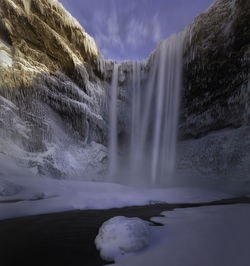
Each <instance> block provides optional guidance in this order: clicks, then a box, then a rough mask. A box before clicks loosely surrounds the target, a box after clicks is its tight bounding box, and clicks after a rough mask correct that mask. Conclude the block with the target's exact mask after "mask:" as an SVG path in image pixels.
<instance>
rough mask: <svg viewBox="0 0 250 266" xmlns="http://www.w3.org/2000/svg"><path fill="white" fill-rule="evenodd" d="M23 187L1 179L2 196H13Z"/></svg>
mask: <svg viewBox="0 0 250 266" xmlns="http://www.w3.org/2000/svg"><path fill="white" fill-rule="evenodd" d="M22 189H23V188H22V187H21V186H19V185H15V184H13V183H11V182H9V181H6V180H2V179H0V196H13V195H16V194H18V193H19V192H20V191H21V190H22Z"/></svg>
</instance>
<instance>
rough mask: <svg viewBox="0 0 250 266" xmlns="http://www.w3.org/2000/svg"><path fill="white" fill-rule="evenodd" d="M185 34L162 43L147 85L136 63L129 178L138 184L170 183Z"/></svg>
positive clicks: (151, 58) (172, 169)
mask: <svg viewBox="0 0 250 266" xmlns="http://www.w3.org/2000/svg"><path fill="white" fill-rule="evenodd" d="M183 40H184V34H182V33H181V34H178V35H174V36H172V37H171V38H169V39H167V40H165V41H163V42H162V43H161V44H160V45H159V47H158V48H157V49H156V51H155V52H154V53H153V54H152V55H151V57H150V59H149V62H150V70H149V75H148V79H147V83H146V84H144V86H142V85H141V78H140V74H141V64H140V63H139V62H133V73H132V93H131V95H132V99H131V134H130V152H129V157H130V158H129V162H130V167H129V168H130V174H131V176H132V178H133V180H134V181H135V182H136V183H137V182H138V180H139V179H140V181H139V182H141V181H142V180H143V182H146V183H152V184H155V183H157V182H158V181H159V182H162V181H163V180H166V179H170V178H171V177H172V176H173V174H174V169H175V154H176V142H177V125H178V109H179V98H180V97H179V94H180V89H181V83H182V57H183Z"/></svg>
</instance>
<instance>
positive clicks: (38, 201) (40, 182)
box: [0, 155, 233, 219]
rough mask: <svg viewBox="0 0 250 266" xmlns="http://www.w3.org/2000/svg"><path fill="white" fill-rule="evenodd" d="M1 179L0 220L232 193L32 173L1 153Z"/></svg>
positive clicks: (214, 197)
mask: <svg viewBox="0 0 250 266" xmlns="http://www.w3.org/2000/svg"><path fill="white" fill-rule="evenodd" d="M0 169H1V170H0V182H1V184H4V189H5V191H9V190H11V191H13V189H12V188H13V187H22V189H20V190H19V189H17V190H16V191H15V190H14V192H15V193H8V195H0V202H3V201H15V200H18V202H16V203H14V202H13V203H7V202H6V203H0V219H6V218H13V217H20V216H26V215H37V214H44V213H53V212H60V211H70V210H84V209H109V208H121V207H126V206H135V205H137V206H143V205H148V204H153V203H159V202H161V203H163V202H168V203H175V202H189V203H191V202H204V201H214V200H219V199H222V198H231V197H233V195H231V194H227V193H223V192H220V191H215V190H211V191H210V190H205V189H200V188H188V187H186V188H184V187H183V188H181V187H173V188H166V189H164V188H136V187H129V186H125V185H120V184H113V183H104V182H85V181H81V180H57V179H51V178H47V177H43V178H41V177H39V176H36V175H33V174H32V173H31V172H30V171H29V170H28V169H27V168H25V167H21V166H19V165H18V164H17V162H16V161H12V160H11V159H10V158H9V157H8V156H6V157H4V156H3V155H1V156H0Z"/></svg>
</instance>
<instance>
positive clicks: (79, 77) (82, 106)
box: [0, 0, 113, 177]
mask: <svg viewBox="0 0 250 266" xmlns="http://www.w3.org/2000/svg"><path fill="white" fill-rule="evenodd" d="M112 64H113V63H112V62H109V61H104V59H103V57H102V55H101V53H100V51H99V49H98V47H97V45H96V44H95V42H94V40H93V38H92V37H90V36H89V35H88V34H87V33H86V32H85V31H84V29H83V28H82V27H81V26H80V25H79V23H78V22H77V21H76V20H75V19H74V18H73V17H72V16H71V15H70V14H69V13H68V12H67V11H66V10H65V9H64V8H63V6H62V5H61V4H60V3H59V2H57V1H52V0H41V1H25V0H23V1H22V0H0V71H1V72H0V97H1V100H0V108H1V124H0V125H1V127H0V131H1V137H2V138H3V139H4V141H2V142H4V143H7V142H6V141H9V143H14V144H15V145H17V147H18V149H19V150H20V152H21V151H22V152H21V153H22V154H21V153H20V154H18V153H16V152H15V151H14V150H15V149H16V148H14V147H13V151H11V149H6V150H5V151H4V148H3V151H4V152H3V151H2V147H4V146H3V145H4V143H2V146H1V152H2V153H5V154H6V155H9V156H12V157H15V158H17V159H19V160H21V161H25V162H26V163H27V164H28V165H29V166H30V167H33V168H34V169H35V168H36V171H38V172H39V173H44V174H47V173H52V175H53V176H58V177H63V176H67V175H75V172H74V168H79V167H80V168H81V169H82V164H84V163H87V164H88V163H89V161H91V160H90V158H89V156H90V157H91V156H92V155H93V154H92V155H89V154H85V155H82V160H85V161H87V162H81V159H80V157H79V156H80V154H78V153H81V148H82V150H88V148H87V147H85V146H86V145H90V143H91V142H92V141H94V142H95V143H103V144H105V143H106V142H107V122H106V90H107V89H108V88H109V83H110V77H109V74H110V70H112ZM20 128H22V130H20ZM24 133H25V134H24ZM58 134H59V135H60V136H58ZM53 136H54V137H53ZM64 138H65V139H64ZM66 140H67V142H66ZM79 140H81V141H79ZM78 142H79V143H78ZM65 143H67V145H69V147H67V149H66V147H65ZM78 145H80V146H79V147H78ZM84 145H85V146H84ZM83 146H84V147H83ZM92 146H93V145H92ZM92 146H91V147H92ZM91 147H90V148H89V149H92V148H93V149H94V150H95V149H96V147H97V146H95V145H94V146H93V147H92V148H91ZM98 147H99V148H100V149H101V150H105V147H100V146H98ZM67 150H68V151H67ZM63 151H65V153H67V152H69V154H68V156H69V157H70V158H78V159H77V162H76V164H77V165H75V166H68V167H65V165H63V164H64V163H63V162H60V160H62V158H63V153H64V152H63ZM70 151H71V153H70ZM89 152H90V151H88V152H87V153H89ZM60 153H62V154H60ZM83 153H84V152H83ZM90 153H91V152H90ZM95 153H96V152H95V151H94V154H95ZM104 153H106V150H105V152H104ZM104 153H103V155H102V156H101V158H96V159H93V158H92V159H93V164H95V161H96V160H97V161H98V160H99V159H100V160H104V157H105V158H106V155H104ZM38 154H39V156H38ZM77 154H78V155H79V156H78V155H77ZM101 154H102V152H101ZM64 156H66V157H67V154H64ZM94 156H95V157H96V154H95V155H94ZM38 157H39V158H38ZM86 157H88V158H86ZM69 164H70V163H69ZM67 168H72V169H68V170H67ZM90 168H91V167H90ZM71 170H72V171H73V173H70V172H71ZM78 170H79V169H78ZM78 170H77V169H76V172H77V171H78ZM85 170H86V169H85V168H84V167H83V169H82V171H85Z"/></svg>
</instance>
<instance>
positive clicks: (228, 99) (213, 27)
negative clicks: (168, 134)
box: [180, 0, 250, 138]
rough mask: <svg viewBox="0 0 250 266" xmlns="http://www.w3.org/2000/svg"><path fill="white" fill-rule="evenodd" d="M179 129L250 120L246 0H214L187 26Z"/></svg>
mask: <svg viewBox="0 0 250 266" xmlns="http://www.w3.org/2000/svg"><path fill="white" fill-rule="evenodd" d="M186 31H187V32H188V34H187V41H186V42H187V44H186V48H185V61H186V63H185V66H184V88H185V89H184V91H183V97H182V112H181V122H180V135H181V137H182V138H183V137H184V138H188V137H200V136H202V135H205V134H206V133H208V132H211V131H213V130H218V129H223V128H226V127H239V126H242V125H249V124H250V116H249V115H250V112H249V110H250V109H249V108H250V83H249V82H250V75H249V70H250V1H245V0H217V1H215V3H214V4H213V5H212V6H211V7H210V8H209V9H208V10H207V12H205V13H203V14H201V15H200V16H198V17H197V18H196V19H195V20H194V22H193V23H192V24H191V25H189V26H188V27H187V29H186Z"/></svg>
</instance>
